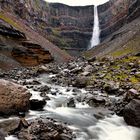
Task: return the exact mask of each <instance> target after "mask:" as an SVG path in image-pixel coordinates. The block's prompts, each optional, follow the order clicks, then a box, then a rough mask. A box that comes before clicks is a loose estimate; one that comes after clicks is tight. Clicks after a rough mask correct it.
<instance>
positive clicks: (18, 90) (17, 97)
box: [0, 79, 31, 115]
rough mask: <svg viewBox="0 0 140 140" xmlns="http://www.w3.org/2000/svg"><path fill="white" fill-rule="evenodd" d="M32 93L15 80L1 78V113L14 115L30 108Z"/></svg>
mask: <svg viewBox="0 0 140 140" xmlns="http://www.w3.org/2000/svg"><path fill="white" fill-rule="evenodd" d="M30 96H31V95H30V94H29V93H28V92H27V90H26V89H25V88H23V87H22V86H20V85H17V84H15V83H13V82H9V81H6V80H2V79H1V80H0V97H1V98H0V114H1V115H12V114H18V112H26V111H28V109H29V98H30Z"/></svg>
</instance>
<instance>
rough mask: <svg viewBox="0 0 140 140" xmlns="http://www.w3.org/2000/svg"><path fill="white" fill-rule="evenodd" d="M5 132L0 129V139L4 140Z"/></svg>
mask: <svg viewBox="0 0 140 140" xmlns="http://www.w3.org/2000/svg"><path fill="white" fill-rule="evenodd" d="M5 137H6V133H5V132H3V131H2V130H0V140H5Z"/></svg>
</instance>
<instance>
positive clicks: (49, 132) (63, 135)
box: [17, 119, 73, 140]
mask: <svg viewBox="0 0 140 140" xmlns="http://www.w3.org/2000/svg"><path fill="white" fill-rule="evenodd" d="M17 135H18V138H19V139H22V140H25V139H30V140H31V139H32V140H33V139H34V140H72V139H73V135H72V131H71V130H70V129H69V128H67V127H66V126H65V125H64V124H58V122H56V121H54V120H53V119H36V120H34V121H32V122H31V124H30V126H29V127H28V128H23V129H22V130H21V131H20V132H19V133H18V134H17Z"/></svg>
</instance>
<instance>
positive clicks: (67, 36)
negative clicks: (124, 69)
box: [0, 0, 140, 51]
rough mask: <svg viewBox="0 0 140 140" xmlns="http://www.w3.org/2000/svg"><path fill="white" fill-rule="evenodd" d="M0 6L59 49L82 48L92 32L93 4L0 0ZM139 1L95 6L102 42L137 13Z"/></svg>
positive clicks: (117, 1) (114, 0)
mask: <svg viewBox="0 0 140 140" xmlns="http://www.w3.org/2000/svg"><path fill="white" fill-rule="evenodd" d="M0 3H1V4H0V5H1V8H2V9H3V8H4V9H7V11H9V12H11V13H14V14H15V15H16V16H18V17H19V18H21V19H23V20H24V22H25V24H26V25H28V26H29V27H31V28H32V29H33V30H35V31H37V32H38V33H40V34H41V35H43V36H44V37H45V38H47V39H48V40H49V41H51V42H52V43H54V44H55V45H57V46H59V47H60V48H62V49H66V50H72V51H77V50H78V51H83V50H86V49H87V46H88V44H89V41H90V39H91V35H92V28H93V21H94V6H93V5H92V6H83V7H81V6H78V7H72V6H67V5H64V4H60V3H47V2H45V1H44V0H16V2H13V1H12V0H1V1H0ZM139 3H140V2H139V0H110V1H109V2H107V3H105V4H103V5H100V6H98V11H99V20H100V28H101V36H100V38H101V41H103V40H105V39H106V38H107V37H108V36H110V35H111V34H112V33H113V32H115V31H116V30H118V29H119V28H120V27H122V26H123V25H124V24H126V23H127V22H130V21H132V20H133V19H135V18H136V17H138V16H139V14H140V12H139V5H140V4H139Z"/></svg>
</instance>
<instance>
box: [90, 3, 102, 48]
mask: <svg viewBox="0 0 140 140" xmlns="http://www.w3.org/2000/svg"><path fill="white" fill-rule="evenodd" d="M99 43H100V27H99V17H98V9H97V6H94V26H93V32H92V38H91V41H90V45H89V49H91V48H93V47H94V46H96V45H98V44H99Z"/></svg>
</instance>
